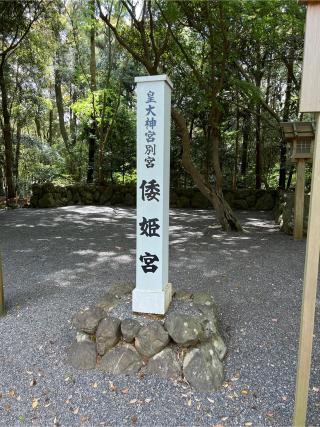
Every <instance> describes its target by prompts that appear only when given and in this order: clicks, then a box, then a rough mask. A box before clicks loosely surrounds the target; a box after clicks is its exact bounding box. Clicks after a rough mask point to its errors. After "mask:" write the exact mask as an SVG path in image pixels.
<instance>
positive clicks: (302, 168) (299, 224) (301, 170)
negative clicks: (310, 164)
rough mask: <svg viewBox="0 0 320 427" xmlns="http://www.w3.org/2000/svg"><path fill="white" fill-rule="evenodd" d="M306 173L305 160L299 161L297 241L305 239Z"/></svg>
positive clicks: (296, 209) (296, 203) (296, 199)
mask: <svg viewBox="0 0 320 427" xmlns="http://www.w3.org/2000/svg"><path fill="white" fill-rule="evenodd" d="M304 171H305V160H304V159H298V161H297V181H296V191H295V204H294V231H293V237H294V239H295V240H300V239H302V237H303V208H304Z"/></svg>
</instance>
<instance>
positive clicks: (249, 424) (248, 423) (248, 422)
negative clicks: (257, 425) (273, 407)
mask: <svg viewBox="0 0 320 427" xmlns="http://www.w3.org/2000/svg"><path fill="white" fill-rule="evenodd" d="M244 425H245V426H252V422H251V421H247V422H246V423H244Z"/></svg>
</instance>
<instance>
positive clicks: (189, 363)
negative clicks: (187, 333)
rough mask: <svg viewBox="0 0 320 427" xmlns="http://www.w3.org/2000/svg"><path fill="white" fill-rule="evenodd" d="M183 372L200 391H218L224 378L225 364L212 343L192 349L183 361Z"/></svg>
mask: <svg viewBox="0 0 320 427" xmlns="http://www.w3.org/2000/svg"><path fill="white" fill-rule="evenodd" d="M183 374H184V377H185V379H186V380H187V381H188V382H189V383H190V385H191V386H192V387H194V388H195V389H196V390H199V391H216V390H217V389H218V388H219V387H221V385H222V383H223V379H224V374H223V365H222V363H221V361H220V359H219V357H218V355H217V353H216V351H215V349H214V348H213V347H212V345H211V344H208V343H205V344H202V345H200V346H199V347H197V348H194V349H192V350H190V351H189V352H188V353H187V354H186V356H185V358H184V361H183Z"/></svg>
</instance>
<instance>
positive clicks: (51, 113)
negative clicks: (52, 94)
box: [48, 109, 53, 146]
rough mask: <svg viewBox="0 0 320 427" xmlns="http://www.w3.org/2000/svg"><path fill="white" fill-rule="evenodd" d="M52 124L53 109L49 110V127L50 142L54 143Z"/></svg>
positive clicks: (50, 143)
mask: <svg viewBox="0 0 320 427" xmlns="http://www.w3.org/2000/svg"><path fill="white" fill-rule="evenodd" d="M52 124H53V110H52V109H51V110H49V128H48V144H49V145H50V146H51V145H52V137H53V135H52Z"/></svg>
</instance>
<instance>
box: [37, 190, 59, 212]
mask: <svg viewBox="0 0 320 427" xmlns="http://www.w3.org/2000/svg"><path fill="white" fill-rule="evenodd" d="M38 206H39V208H53V207H55V206H56V201H55V199H54V198H53V195H52V194H50V193H46V194H44V195H43V196H42V197H41V199H39V203H38Z"/></svg>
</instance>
